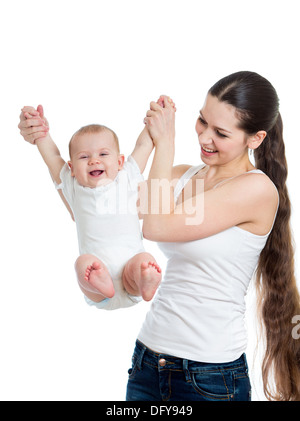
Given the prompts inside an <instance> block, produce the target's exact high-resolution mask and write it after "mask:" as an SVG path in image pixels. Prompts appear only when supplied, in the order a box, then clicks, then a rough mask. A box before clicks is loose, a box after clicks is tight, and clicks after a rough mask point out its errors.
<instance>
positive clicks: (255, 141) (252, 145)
mask: <svg viewBox="0 0 300 421" xmlns="http://www.w3.org/2000/svg"><path fill="white" fill-rule="evenodd" d="M266 136H267V132H266V131H264V130H260V131H259V132H257V133H256V134H255V135H253V136H250V137H249V139H248V142H247V145H248V148H249V149H257V148H258V147H259V146H260V145H261V143H262V142H263V140H264V138H265V137H266Z"/></svg>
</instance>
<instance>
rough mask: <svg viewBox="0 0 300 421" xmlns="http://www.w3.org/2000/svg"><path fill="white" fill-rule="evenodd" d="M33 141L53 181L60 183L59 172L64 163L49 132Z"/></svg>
mask: <svg viewBox="0 0 300 421" xmlns="http://www.w3.org/2000/svg"><path fill="white" fill-rule="evenodd" d="M35 143H36V145H37V147H38V150H39V152H40V154H41V156H42V158H43V160H44V161H45V163H46V165H47V167H48V169H49V171H50V174H51V177H52V178H53V180H54V181H55V183H57V184H60V183H61V180H60V172H61V169H62V167H63V166H64V165H65V161H64V160H63V159H62V157H61V155H60V152H59V150H58V147H57V146H56V144H55V143H54V142H53V140H52V138H51V136H50V133H47V135H46V136H45V137H43V138H39V139H37V140H36V141H35Z"/></svg>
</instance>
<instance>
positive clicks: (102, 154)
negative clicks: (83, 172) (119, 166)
mask: <svg viewBox="0 0 300 421" xmlns="http://www.w3.org/2000/svg"><path fill="white" fill-rule="evenodd" d="M106 155H108V153H104V152H103V153H101V154H100V156H106Z"/></svg>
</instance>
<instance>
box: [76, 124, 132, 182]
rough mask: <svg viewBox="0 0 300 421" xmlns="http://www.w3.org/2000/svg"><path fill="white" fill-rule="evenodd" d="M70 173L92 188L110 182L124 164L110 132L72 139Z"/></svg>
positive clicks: (105, 131) (88, 134)
mask: <svg viewBox="0 0 300 421" xmlns="http://www.w3.org/2000/svg"><path fill="white" fill-rule="evenodd" d="M71 150H72V152H71V161H69V166H70V168H71V171H72V172H71V174H72V176H73V177H75V178H76V180H77V181H78V183H79V184H80V185H81V186H84V187H90V188H94V187H97V186H99V185H104V184H108V183H110V182H112V181H113V180H114V179H115V178H116V176H117V174H118V171H120V170H121V169H122V167H123V164H124V155H120V154H119V152H118V149H117V146H116V143H115V140H114V137H113V135H112V133H111V132H110V131H108V130H104V131H103V132H100V133H87V134H84V135H78V136H76V137H75V138H74V139H73V140H72V146H71Z"/></svg>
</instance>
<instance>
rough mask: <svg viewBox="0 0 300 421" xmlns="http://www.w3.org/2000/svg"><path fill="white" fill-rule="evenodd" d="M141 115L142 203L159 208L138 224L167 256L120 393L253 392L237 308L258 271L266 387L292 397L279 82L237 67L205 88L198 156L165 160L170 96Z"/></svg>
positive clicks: (294, 308) (296, 385)
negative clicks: (144, 136) (162, 183)
mask: <svg viewBox="0 0 300 421" xmlns="http://www.w3.org/2000/svg"><path fill="white" fill-rule="evenodd" d="M145 124H146V125H147V127H148V129H149V132H150V134H151V137H152V139H153V142H154V144H155V155H154V159H153V163H152V167H151V170H150V174H149V179H148V204H149V207H151V209H155V210H156V212H152V213H148V214H146V215H145V216H144V225H143V231H144V236H145V238H147V239H149V240H153V241H157V242H158V243H159V246H160V248H161V249H162V251H163V252H164V253H165V255H166V256H167V258H168V264H167V268H166V273H165V276H164V280H163V283H162V285H161V287H160V289H159V291H158V293H157V295H156V297H155V299H154V302H153V303H152V306H151V309H150V311H149V312H148V314H147V317H146V320H145V322H144V324H143V326H142V329H141V331H140V333H139V335H138V340H137V343H136V349H135V351H134V355H133V366H132V368H131V369H130V370H129V381H128V387H127V400H250V389H251V387H250V382H249V378H248V372H247V362H246V357H245V348H246V333H245V329H244V322H243V317H244V312H245V305H244V296H245V294H246V291H247V288H248V285H249V282H250V280H251V278H252V275H253V273H254V271H255V270H256V283H257V287H258V291H259V297H260V303H261V311H260V315H261V319H262V322H263V325H264V334H265V338H266V348H265V357H264V360H263V367H262V375H263V383H264V391H265V394H266V396H267V398H268V399H270V400H300V342H299V341H297V340H295V339H293V337H292V329H293V324H292V318H293V316H295V315H297V314H300V300H299V293H298V290H297V286H296V281H295V277H294V264H293V247H292V242H291V232H290V226H289V222H290V212H291V207H290V201H289V196H288V192H287V187H286V178H287V164H286V159H285V153H284V143H283V138H282V120H281V116H280V113H279V101H278V97H277V94H276V91H275V89H274V88H273V86H272V85H271V84H270V83H269V82H268V81H267V80H266V79H264V78H263V77H261V76H259V75H258V74H256V73H252V72H238V73H235V74H232V75H230V76H228V77H225V78H223V79H222V80H220V81H219V82H217V83H216V84H215V85H214V86H213V87H212V88H211V89H210V90H209V92H208V95H207V98H206V101H205V103H204V106H203V108H202V109H201V111H200V116H199V118H198V119H197V122H196V132H197V135H198V139H199V144H200V148H201V160H202V161H203V163H204V165H199V166H195V167H190V166H186V165H183V166H177V167H174V168H173V158H174V133H175V129H174V110H173V109H172V107H171V106H170V104H169V102H168V101H167V98H166V97H165V98H164V107H161V106H160V105H158V104H157V103H154V102H152V103H151V105H150V110H149V111H148V112H147V115H146V118H145ZM249 150H250V151H254V158H255V167H254V166H253V165H252V163H251V161H250V159H249ZM164 179H167V180H169V181H170V183H169V185H170V188H169V192H168V194H171V195H172V194H173V193H174V203H175V205H174V207H173V208H172V207H171V210H170V212H167V213H166V212H162V211H161V209H162V206H165V204H163V203H162V201H161V196H162V195H161V194H158V193H157V191H158V190H157V185H158V183H154V180H164ZM173 179H179V181H178V183H177V184H176V185H175V188H174V192H173V189H172V185H174V184H172V180H173ZM201 183H202V184H201ZM203 184H204V192H201V191H199V186H201V185H202V186H203ZM155 189H156V190H155ZM168 194H166V192H164V193H163V197H164V195H165V196H168ZM199 206H202V207H203V209H202V211H201V212H198V215H197V207H198V208H199ZM187 209H188V210H189V212H188V211H187ZM191 209H194V215H193V214H191V213H190V210H191ZM159 210H160V212H158V211H159ZM191 216H194V219H192V220H194V223H191V222H190V221H191V219H188V217H189V218H191ZM199 218H200V219H199ZM188 221H189V222H188ZM272 374H273V378H274V388H272V387H271V386H270V384H271V382H270V379H271V378H272V376H271V375H272Z"/></svg>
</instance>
